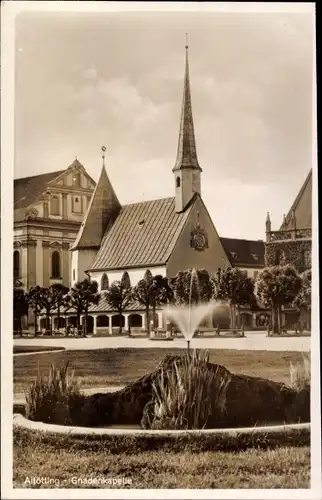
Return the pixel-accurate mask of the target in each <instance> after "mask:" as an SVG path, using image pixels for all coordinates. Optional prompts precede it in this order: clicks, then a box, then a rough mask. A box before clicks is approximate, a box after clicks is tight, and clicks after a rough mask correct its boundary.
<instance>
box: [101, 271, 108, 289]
mask: <svg viewBox="0 0 322 500" xmlns="http://www.w3.org/2000/svg"><path fill="white" fill-rule="evenodd" d="M108 284H109V283H108V277H107V276H106V274H105V273H104V274H103V276H102V279H101V290H107V289H108Z"/></svg>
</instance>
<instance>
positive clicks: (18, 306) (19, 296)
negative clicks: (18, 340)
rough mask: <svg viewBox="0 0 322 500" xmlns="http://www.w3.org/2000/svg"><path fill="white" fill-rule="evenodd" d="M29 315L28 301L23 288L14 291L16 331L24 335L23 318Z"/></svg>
mask: <svg viewBox="0 0 322 500" xmlns="http://www.w3.org/2000/svg"><path fill="white" fill-rule="evenodd" d="M27 315H28V300H27V295H26V294H25V292H24V290H23V289H22V288H14V289H13V321H14V330H16V331H18V332H19V334H20V335H22V324H21V321H22V318H23V316H27Z"/></svg>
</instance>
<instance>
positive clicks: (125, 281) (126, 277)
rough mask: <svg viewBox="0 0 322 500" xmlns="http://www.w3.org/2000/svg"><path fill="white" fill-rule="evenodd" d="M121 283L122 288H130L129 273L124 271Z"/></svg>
mask: <svg viewBox="0 0 322 500" xmlns="http://www.w3.org/2000/svg"><path fill="white" fill-rule="evenodd" d="M122 283H123V285H124V287H126V288H130V286H131V280H130V276H129V273H128V272H127V271H125V272H124V273H123V276H122Z"/></svg>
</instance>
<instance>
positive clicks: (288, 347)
mask: <svg viewBox="0 0 322 500" xmlns="http://www.w3.org/2000/svg"><path fill="white" fill-rule="evenodd" d="M14 345H15V346H27V345H28V346H32V345H37V346H39V345H43V346H44V347H45V346H48V347H52V346H57V347H64V348H65V349H67V350H92V349H103V348H109V349H117V348H133V349H136V348H137V349H142V348H154V349H155V348H160V349H162V348H166V349H169V348H171V349H172V348H178V349H179V348H184V347H185V346H186V342H185V340H184V339H183V338H179V339H174V340H172V341H167V340H158V341H153V340H150V339H145V338H143V339H142V338H135V337H88V338H78V339H76V338H64V337H63V338H53V339H42V338H41V337H37V338H24V339H15V340H14ZM191 348H192V349H238V350H257V351H297V352H309V351H310V350H311V337H267V333H266V332H247V333H246V336H245V337H243V338H225V337H215V338H214V337H212V338H211V337H205V338H194V339H192V341H191Z"/></svg>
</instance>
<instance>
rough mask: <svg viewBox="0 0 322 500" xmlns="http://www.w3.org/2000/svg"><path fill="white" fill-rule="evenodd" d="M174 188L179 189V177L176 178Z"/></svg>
mask: <svg viewBox="0 0 322 500" xmlns="http://www.w3.org/2000/svg"><path fill="white" fill-rule="evenodd" d="M176 187H177V188H179V187H180V177H177V178H176Z"/></svg>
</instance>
